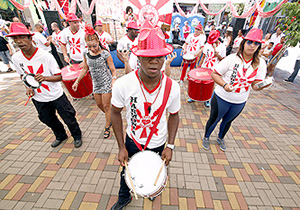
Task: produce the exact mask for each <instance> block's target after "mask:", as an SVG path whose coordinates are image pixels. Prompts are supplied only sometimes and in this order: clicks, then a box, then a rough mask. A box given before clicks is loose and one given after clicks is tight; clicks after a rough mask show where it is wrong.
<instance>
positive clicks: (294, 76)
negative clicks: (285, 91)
mask: <svg viewBox="0 0 300 210" xmlns="http://www.w3.org/2000/svg"><path fill="white" fill-rule="evenodd" d="M299 69H300V60H296V63H295V67H294V72H293V73H292V74H291V76H289V78H288V80H290V81H291V82H294V80H295V78H296V76H297V74H298V71H299Z"/></svg>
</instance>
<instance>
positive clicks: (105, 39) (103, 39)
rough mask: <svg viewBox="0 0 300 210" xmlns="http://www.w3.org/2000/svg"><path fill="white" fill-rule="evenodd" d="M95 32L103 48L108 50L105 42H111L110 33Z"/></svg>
mask: <svg viewBox="0 0 300 210" xmlns="http://www.w3.org/2000/svg"><path fill="white" fill-rule="evenodd" d="M97 34H98V36H99V40H100V42H101V44H102V46H103V47H105V49H107V50H108V51H109V47H108V44H107V42H111V41H112V40H113V39H112V37H111V35H110V34H109V33H107V32H106V31H102V33H101V34H99V33H98V32H97Z"/></svg>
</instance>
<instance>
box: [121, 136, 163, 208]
mask: <svg viewBox="0 0 300 210" xmlns="http://www.w3.org/2000/svg"><path fill="white" fill-rule="evenodd" d="M141 146H142V148H144V145H141ZM125 147H126V150H127V151H128V157H129V158H130V157H132V156H133V155H134V154H135V153H138V152H140V150H139V148H138V147H137V146H136V144H135V143H134V141H133V140H132V139H131V138H130V137H129V136H128V135H127V134H126V140H125ZM164 148H165V145H162V146H160V147H157V148H154V149H148V148H146V150H151V151H153V152H156V153H159V155H161V153H162V151H163V150H164ZM145 164H147V163H145ZM124 173H125V167H123V170H122V172H121V181H120V190H119V199H118V202H119V203H120V204H124V203H125V202H126V201H128V199H130V189H129V188H128V186H127V184H126V181H125V174H124Z"/></svg>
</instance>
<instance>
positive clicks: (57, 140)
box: [51, 136, 68, 148]
mask: <svg viewBox="0 0 300 210" xmlns="http://www.w3.org/2000/svg"><path fill="white" fill-rule="evenodd" d="M67 139H68V136H67V137H66V138H65V139H63V140H59V139H55V141H54V142H52V144H51V147H53V148H55V147H57V146H58V145H60V144H61V143H62V142H63V141H65V140H67Z"/></svg>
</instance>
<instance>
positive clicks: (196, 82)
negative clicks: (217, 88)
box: [188, 68, 214, 101]
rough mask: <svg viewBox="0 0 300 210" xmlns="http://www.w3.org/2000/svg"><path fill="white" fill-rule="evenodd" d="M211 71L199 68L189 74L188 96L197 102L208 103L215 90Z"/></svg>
mask: <svg viewBox="0 0 300 210" xmlns="http://www.w3.org/2000/svg"><path fill="white" fill-rule="evenodd" d="M211 73H212V70H211V69H205V68H197V69H193V70H191V71H190V72H189V73H188V81H189V84H188V95H189V97H190V98H191V99H193V100H195V101H208V100H209V99H210V98H211V96H212V94H213V90H214V81H213V79H212V78H211Z"/></svg>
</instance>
